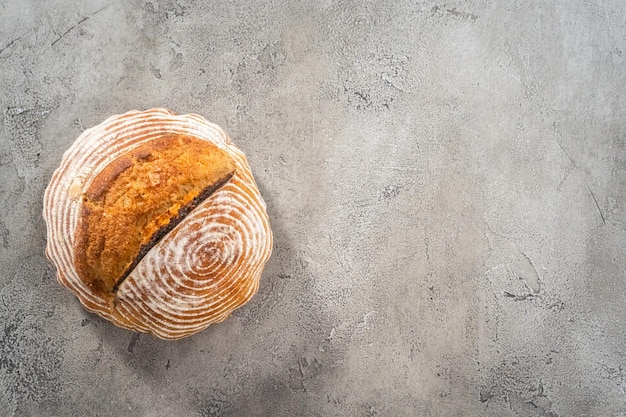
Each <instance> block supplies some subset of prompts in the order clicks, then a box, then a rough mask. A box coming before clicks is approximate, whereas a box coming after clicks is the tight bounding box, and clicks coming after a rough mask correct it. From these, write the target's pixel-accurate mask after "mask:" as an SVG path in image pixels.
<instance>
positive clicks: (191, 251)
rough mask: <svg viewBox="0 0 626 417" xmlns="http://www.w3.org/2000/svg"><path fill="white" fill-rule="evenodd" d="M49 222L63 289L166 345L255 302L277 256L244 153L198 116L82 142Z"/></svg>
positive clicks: (122, 122) (118, 128) (124, 119)
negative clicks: (268, 266) (265, 271)
mask: <svg viewBox="0 0 626 417" xmlns="http://www.w3.org/2000/svg"><path fill="white" fill-rule="evenodd" d="M43 214H44V218H45V220H46V224H47V227H48V244H47V247H46V254H47V255H48V257H49V258H50V260H51V261H52V262H53V263H54V264H55V266H56V267H57V270H58V273H57V277H58V280H59V282H60V283H61V284H63V285H64V286H66V287H68V288H69V289H70V290H72V291H73V292H74V293H75V294H76V295H77V296H78V298H79V300H80V301H81V303H83V305H84V306H85V307H86V308H87V309H89V310H90V311H93V312H96V313H98V314H100V315H101V316H103V317H105V318H106V319H108V320H111V321H112V322H113V323H115V324H116V325H118V326H121V327H125V328H128V329H132V330H137V331H142V332H148V333H152V334H154V335H156V336H158V337H161V338H164V339H178V338H181V337H185V336H188V335H190V334H193V333H195V332H197V331H200V330H202V329H204V328H205V327H207V326H208V325H210V324H211V323H215V322H219V321H222V320H224V319H225V318H226V317H228V315H229V314H230V313H231V312H232V311H233V310H234V309H236V308H238V307H240V306H241V305H243V304H244V303H245V302H247V301H248V300H249V299H250V297H252V295H253V294H254V293H255V292H256V290H257V288H258V283H259V278H260V275H261V272H262V270H263V266H264V264H265V262H266V261H267V259H268V258H269V256H270V253H271V243H272V234H271V230H270V227H269V221H268V218H267V213H266V211H265V203H264V202H263V199H262V198H261V196H260V193H259V191H258V188H257V187H256V183H255V181H254V179H253V177H252V174H251V173H250V168H249V166H248V164H247V162H246V159H245V156H244V155H243V153H242V152H241V151H239V150H238V149H237V148H236V147H235V146H234V145H232V143H231V142H230V140H229V138H228V136H227V135H226V134H225V133H224V132H223V131H222V130H221V129H220V128H219V127H217V126H216V125H213V124H211V123H209V122H207V121H206V120H204V119H203V118H201V117H200V116H197V115H176V114H174V113H172V112H170V111H167V110H163V109H153V110H149V111H145V112H130V113H127V114H124V115H119V116H113V117H111V118H109V119H107V120H106V121H105V122H103V123H102V124H101V125H99V126H96V127H95V128H92V129H89V130H87V131H86V132H85V133H83V135H81V136H80V137H79V138H78V139H77V141H76V142H75V143H74V144H73V145H72V147H71V148H70V149H69V150H68V151H67V152H66V153H65V155H64V157H63V160H62V163H61V166H60V167H59V168H58V169H57V170H56V171H55V173H54V175H53V177H52V180H51V181H50V184H49V186H48V188H47V189H46V193H45V197H44V211H43Z"/></svg>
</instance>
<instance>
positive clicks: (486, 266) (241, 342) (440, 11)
mask: <svg viewBox="0 0 626 417" xmlns="http://www.w3.org/2000/svg"><path fill="white" fill-rule="evenodd" d="M543 3H544V2H518V1H513V0H505V1H490V0H472V1H454V0H450V1H447V2H440V1H432V0H429V1H422V2H383V1H380V2H367V1H353V2H350V1H330V0H320V1H310V2H298V3H297V2H286V1H281V0H275V1H268V2H256V1H255V2H243V1H242V2H234V1H225V2H222V1H215V2H201V1H184V0H170V1H161V0H159V1H156V0H152V1H140V0H135V1H122V2H110V0H106V1H90V2H78V1H77V2H71V1H67V0H55V1H46V2H43V1H35V0H29V1H22V0H19V1H18V0H5V1H0V120H1V122H0V265H1V271H0V301H1V302H0V317H1V320H2V328H1V329H0V415H2V416H43V415H58V416H61V415H63V416H174V415H181V416H183V415H184V416H201V417H207V416H374V415H377V416H402V415H411V416H494V417H495V416H498V417H503V416H545V417H557V416H558V417H568V416H593V417H596V416H615V417H618V416H622V417H623V416H626V347H625V341H626V326H625V325H624V323H625V322H626V300H625V293H626V258H625V257H624V248H625V247H626V206H625V202H624V197H625V196H626V192H625V187H624V186H625V183H626V171H625V170H624V168H625V164H626V101H625V100H626V92H625V86H626V17H625V16H626V3H624V2H623V1H622V0H607V1H603V2H590V1H583V0H575V1H574V0H572V1H564V0H562V1H556V2H545V3H546V4H545V5H544V4H543ZM547 3H550V4H549V5H548V4H547ZM596 3H597V4H596ZM155 106H162V107H168V108H171V109H173V110H175V111H177V112H180V113H184V112H194V113H199V114H202V115H204V116H205V117H207V118H208V119H209V120H211V121H213V122H215V123H218V124H220V125H221V126H222V127H224V128H225V129H226V130H227V131H228V132H229V133H230V135H231V137H232V138H233V139H234V141H235V142H236V143H237V144H238V146H239V147H240V148H241V149H243V150H244V151H245V152H246V153H247V155H248V156H249V160H250V164H251V166H252V168H253V170H254V173H255V175H256V178H257V181H258V183H259V187H260V189H261V191H262V192H263V194H264V196H265V198H266V201H267V204H268V211H269V214H270V217H271V220H272V225H273V228H274V233H275V248H274V255H273V257H272V259H271V260H270V261H269V263H268V265H267V268H266V270H265V273H264V276H263V281H262V285H261V288H260V291H259V293H258V294H257V295H256V296H255V298H254V299H253V300H252V301H251V302H250V303H249V304H248V305H246V306H244V307H243V308H241V309H240V310H238V311H237V312H236V313H235V314H234V315H233V316H232V317H231V318H230V319H229V320H228V321H226V322H225V323H223V324H219V325H215V326H212V327H210V328H209V329H207V330H206V331H204V332H202V333H200V334H198V335H196V336H193V337H191V338H188V339H185V340H182V341H178V342H164V341H161V340H158V339H155V338H152V337H148V336H145V335H141V336H138V335H134V334H132V333H130V332H128V331H125V330H121V329H118V328H116V327H114V326H112V325H111V324H109V323H108V322H106V321H103V320H101V319H100V318H98V317H97V316H94V315H92V314H89V313H87V312H86V311H85V310H83V309H82V308H81V306H80V304H79V303H78V301H77V300H76V299H75V297H74V296H73V295H72V294H70V293H69V292H68V291H66V290H64V289H63V288H61V287H60V286H59V285H58V284H57V282H56V280H55V271H54V269H53V267H52V266H51V265H50V264H49V263H48V261H47V260H46V259H45V256H44V254H43V251H44V247H45V224H44V222H43V220H42V217H41V209H42V195H43V191H44V188H45V186H46V184H47V182H48V180H49V179H50V177H51V175H52V172H53V170H54V169H55V168H56V166H57V165H58V164H59V162H60V159H61V156H62V154H63V152H64V151H65V150H66V149H67V148H68V147H69V145H70V144H71V143H72V142H73V141H74V139H75V138H76V137H77V136H78V135H79V134H80V133H81V132H82V131H83V130H84V129H85V128H88V127H90V126H93V125H95V124H97V123H99V122H101V121H102V120H104V119H105V118H106V117H108V116H110V115H112V114H116V113H121V112H125V111H128V110H131V109H147V108H151V107H155Z"/></svg>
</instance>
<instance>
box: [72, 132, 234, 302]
mask: <svg viewBox="0 0 626 417" xmlns="http://www.w3.org/2000/svg"><path fill="white" fill-rule="evenodd" d="M234 172H235V165H234V163H233V161H232V158H230V157H229V156H228V154H227V153H226V152H224V151H223V150H221V149H219V148H218V147H217V146H215V145H213V144H211V143H209V142H207V141H203V140H200V139H198V138H194V137H192V136H187V135H178V134H166V135H163V136H161V137H159V138H156V139H154V140H151V141H149V142H147V143H144V144H142V145H140V146H139V147H137V148H135V149H133V150H131V151H130V152H128V153H126V154H124V155H122V156H121V157H119V158H117V159H115V160H114V161H112V162H111V163H110V164H109V165H108V166H107V167H106V168H105V169H104V170H103V171H102V172H101V173H99V174H98V175H97V176H96V177H95V178H94V180H93V182H92V183H91V185H90V186H89V188H88V189H87V190H86V191H85V193H84V194H83V196H82V208H81V210H80V214H79V220H78V225H77V229H76V240H75V242H74V257H75V265H76V271H77V273H78V275H79V277H80V278H81V280H82V281H83V282H84V283H85V284H86V285H88V286H89V287H91V289H92V291H94V292H95V293H99V294H100V295H101V296H102V297H105V298H106V297H110V298H113V297H114V293H115V291H116V289H117V288H118V287H119V285H120V284H121V282H122V281H123V280H124V279H125V278H126V276H127V275H128V274H129V273H130V272H131V271H132V269H133V267H134V266H135V265H137V263H138V262H139V261H140V260H141V258H142V257H143V255H145V254H146V253H147V252H148V251H149V250H150V248H151V247H153V246H154V245H155V244H156V243H157V242H158V241H159V240H160V239H161V238H162V237H163V236H164V235H165V234H167V232H168V231H170V230H172V229H173V228H174V227H175V226H176V225H177V224H178V223H180V222H181V221H182V220H183V219H184V217H185V216H186V215H187V214H189V212H190V211H191V210H193V208H195V207H196V206H197V205H198V204H199V203H200V202H201V201H202V200H204V199H206V198H207V197H209V195H211V194H212V193H213V192H214V191H215V190H217V189H218V188H219V187H220V186H222V185H224V184H225V183H226V181H228V179H230V178H231V177H232V176H233V174H234Z"/></svg>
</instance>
